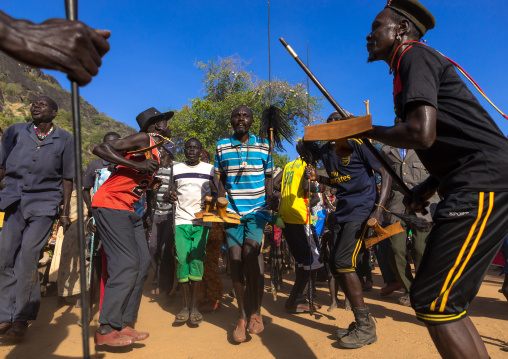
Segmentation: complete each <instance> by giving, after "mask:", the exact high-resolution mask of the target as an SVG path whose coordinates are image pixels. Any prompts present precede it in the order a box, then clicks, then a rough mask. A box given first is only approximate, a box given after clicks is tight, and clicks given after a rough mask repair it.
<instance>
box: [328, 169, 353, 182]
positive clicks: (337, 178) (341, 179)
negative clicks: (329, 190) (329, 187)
mask: <svg viewBox="0 0 508 359" xmlns="http://www.w3.org/2000/svg"><path fill="white" fill-rule="evenodd" d="M330 174H331V175H332V178H330V184H335V183H342V182H346V181H351V176H350V175H347V176H339V173H338V172H330Z"/></svg>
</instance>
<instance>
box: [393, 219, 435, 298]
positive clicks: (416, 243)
mask: <svg viewBox="0 0 508 359" xmlns="http://www.w3.org/2000/svg"><path fill="white" fill-rule="evenodd" d="M400 224H401V226H402V228H404V232H401V233H398V234H396V235H394V236H391V237H390V244H391V248H390V254H389V255H388V260H389V262H390V267H392V270H393V272H394V273H395V276H396V277H397V281H398V282H399V283H400V284H402V286H403V287H404V289H405V290H406V292H409V288H410V287H411V283H412V282H413V273H411V265H410V264H409V263H408V261H407V256H406V240H407V237H408V234H409V228H407V226H406V224H405V223H404V222H403V221H401V222H400ZM412 234H413V242H412V246H411V257H412V258H413V261H414V265H415V271H417V270H418V267H419V266H420V262H421V260H422V256H423V251H424V250H425V244H426V242H427V236H428V235H429V232H417V231H412Z"/></svg>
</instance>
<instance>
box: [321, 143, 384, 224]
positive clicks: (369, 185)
mask: <svg viewBox="0 0 508 359" xmlns="http://www.w3.org/2000/svg"><path fill="white" fill-rule="evenodd" d="M348 142H349V144H350V145H351V147H353V150H354V151H353V154H352V155H351V156H349V157H348V158H340V157H339V156H337V154H336V153H335V150H334V149H332V148H331V146H330V144H329V143H327V144H325V145H324V146H323V147H321V148H320V150H319V156H320V158H321V160H322V161H323V164H324V166H325V169H326V172H327V173H328V177H330V182H331V185H332V186H333V187H335V188H337V195H336V196H337V207H336V210H335V218H336V223H345V222H362V221H364V220H365V219H367V217H368V216H369V215H370V214H371V213H372V211H373V210H374V203H375V202H376V200H377V197H378V192H377V187H376V181H375V179H374V171H375V170H378V169H379V168H380V167H381V165H380V164H379V162H378V161H377V160H376V158H375V157H374V156H373V155H372V153H371V152H370V151H369V150H368V149H367V148H366V147H365V145H364V144H363V141H362V140H359V139H348Z"/></svg>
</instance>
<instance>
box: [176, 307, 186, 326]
mask: <svg viewBox="0 0 508 359" xmlns="http://www.w3.org/2000/svg"><path fill="white" fill-rule="evenodd" d="M188 320H189V309H187V308H183V309H182V310H181V311H180V313H178V314H177V315H175V323H185V322H186V321H188Z"/></svg>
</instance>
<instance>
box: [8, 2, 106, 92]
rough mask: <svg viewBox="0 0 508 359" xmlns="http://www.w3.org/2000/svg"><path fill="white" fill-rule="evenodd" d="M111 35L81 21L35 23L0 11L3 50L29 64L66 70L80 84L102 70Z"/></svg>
mask: <svg viewBox="0 0 508 359" xmlns="http://www.w3.org/2000/svg"><path fill="white" fill-rule="evenodd" d="M110 35H111V33H110V32H109V31H106V30H95V29H92V28H90V27H88V26H87V25H85V24H84V23H82V22H79V21H68V20H65V19H50V20H46V21H44V22H42V23H40V24H34V23H33V22H31V21H28V20H18V19H14V18H12V17H10V16H9V15H7V14H5V13H4V12H2V11H0V50H2V51H4V52H5V53H7V54H9V55H10V56H12V57H13V58H15V59H17V60H19V61H22V62H24V63H26V64H27V65H30V66H34V67H42V68H46V69H51V70H58V71H62V72H65V73H66V74H67V75H68V77H69V79H71V80H75V81H76V82H77V83H78V84H79V85H80V86H84V85H86V84H88V83H89V82H90V81H91V80H92V76H95V75H97V73H98V72H99V67H100V66H101V64H102V60H101V58H102V56H104V55H105V54H106V53H107V52H108V51H109V43H108V41H107V39H108V38H109V36H110Z"/></svg>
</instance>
